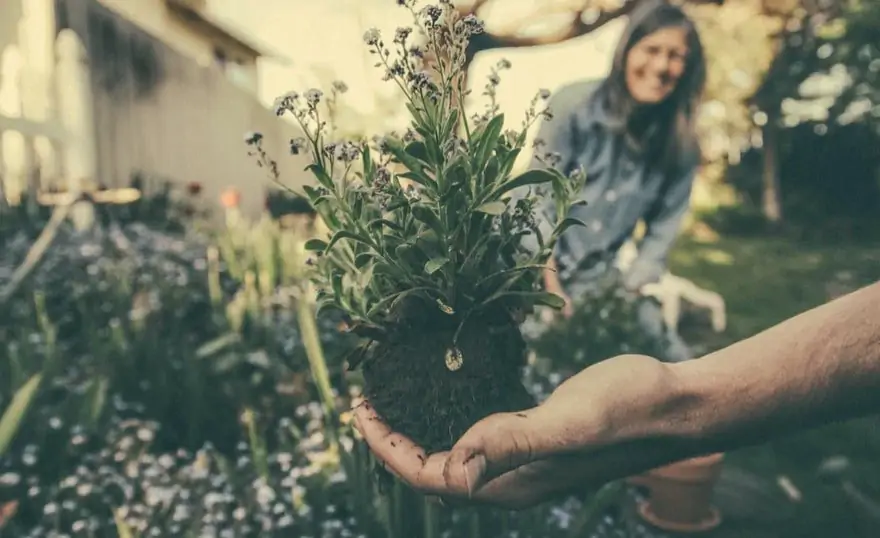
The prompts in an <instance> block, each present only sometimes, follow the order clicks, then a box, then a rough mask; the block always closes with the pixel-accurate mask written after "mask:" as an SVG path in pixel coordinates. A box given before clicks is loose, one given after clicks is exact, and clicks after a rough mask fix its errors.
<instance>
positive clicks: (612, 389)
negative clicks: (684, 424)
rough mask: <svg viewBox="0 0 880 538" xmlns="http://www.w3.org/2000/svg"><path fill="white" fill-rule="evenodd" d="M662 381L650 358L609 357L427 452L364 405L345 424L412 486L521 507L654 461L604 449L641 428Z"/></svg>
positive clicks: (660, 397)
mask: <svg viewBox="0 0 880 538" xmlns="http://www.w3.org/2000/svg"><path fill="white" fill-rule="evenodd" d="M672 383H673V381H672V379H671V374H670V373H669V372H668V369H667V367H666V366H665V365H663V364H662V363H660V362H658V361H656V360H654V359H652V358H650V357H645V356H639V355H624V356H620V357H615V358H613V359H609V360H607V361H604V362H602V363H599V364H597V365H595V366H592V367H590V368H588V369H586V370H584V371H582V372H581V373H579V374H577V375H575V376H573V377H571V378H570V379H568V380H567V381H565V382H564V383H563V384H561V385H560V386H559V387H558V388H557V389H556V390H555V391H554V392H553V394H552V395H551V396H550V397H549V398H548V399H547V400H546V401H545V402H544V403H542V404H540V405H539V406H537V407H534V408H532V409H528V410H524V411H522V412H514V413H500V414H495V415H491V416H489V417H487V418H486V419H484V420H482V421H480V422H478V423H477V424H476V425H474V426H473V427H472V428H471V429H470V430H468V431H467V432H466V433H465V434H464V435H463V436H462V438H461V439H460V440H459V441H458V442H457V443H456V444H455V446H454V447H453V448H452V449H451V450H450V451H448V452H440V453H436V454H431V455H427V454H426V453H425V451H424V450H423V449H422V448H421V447H419V446H417V445H415V444H414V443H413V442H412V441H411V440H410V439H408V438H406V437H405V436H403V435H401V434H399V433H396V432H394V431H392V430H391V429H390V428H389V427H388V426H387V425H386V424H385V423H383V422H382V420H381V418H380V417H379V416H378V415H377V414H376V412H375V410H374V409H372V407H371V406H370V405H369V403H364V404H362V405H361V406H359V407H358V408H356V410H355V420H356V427H357V429H358V431H360V432H361V434H362V435H363V437H364V439H365V441H366V442H367V444H368V445H369V446H370V448H371V449H372V451H373V452H374V454H375V455H376V457H377V458H378V459H379V460H380V461H381V462H382V464H383V465H384V466H385V468H386V469H388V471H390V472H391V473H392V474H394V475H395V476H397V477H398V478H400V479H401V480H403V481H404V482H406V483H407V484H409V485H410V486H411V487H412V488H414V489H416V490H419V491H421V492H423V493H426V494H429V495H436V496H440V497H441V498H443V499H445V500H448V501H452V502H454V501H456V500H468V501H470V502H477V503H486V504H492V505H496V506H502V507H506V508H512V509H521V508H527V507H529V506H532V505H534V504H537V503H539V502H542V501H544V500H547V499H548V498H551V497H553V496H555V495H558V494H563V493H567V492H569V491H570V490H571V489H573V488H575V487H580V488H590V487H600V486H601V485H603V484H604V483H606V482H608V481H610V480H613V479H616V478H620V477H624V476H627V475H628V474H631V473H633V472H639V471H643V470H646V469H648V468H650V467H652V466H653V465H655V464H657V463H662V462H663V459H662V458H663V455H662V454H661V452H662V450H661V451H657V450H655V449H652V450H647V451H645V450H644V449H642V450H643V452H645V454H641V455H640V454H634V453H633V450H636V451H638V450H639V449H638V448H632V447H631V448H628V449H626V450H615V449H614V448H615V447H616V446H618V445H620V444H621V443H627V442H629V441H636V440H638V439H640V438H641V437H642V436H643V435H644V434H645V432H648V431H650V428H651V427H653V424H651V421H652V420H654V417H655V415H656V409H657V405H658V403H659V402H662V401H665V399H666V398H667V397H668V395H669V394H671V386H672ZM658 458H660V459H659V460H658Z"/></svg>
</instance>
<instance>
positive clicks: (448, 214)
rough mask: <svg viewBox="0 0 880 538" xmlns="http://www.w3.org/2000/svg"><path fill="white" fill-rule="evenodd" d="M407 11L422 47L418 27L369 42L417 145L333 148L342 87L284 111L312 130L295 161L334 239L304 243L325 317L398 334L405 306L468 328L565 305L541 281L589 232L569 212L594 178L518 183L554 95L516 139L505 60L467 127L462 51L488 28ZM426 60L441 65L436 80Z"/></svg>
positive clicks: (292, 96) (534, 176) (284, 101)
mask: <svg viewBox="0 0 880 538" xmlns="http://www.w3.org/2000/svg"><path fill="white" fill-rule="evenodd" d="M404 4H405V5H407V7H409V8H410V10H411V12H412V14H413V16H414V21H415V29H417V30H418V31H421V32H422V37H423V40H422V41H423V43H424V44H423V45H421V46H420V45H417V44H416V43H414V41H415V39H414V36H413V35H412V32H413V28H408V27H405V28H398V29H397V32H396V33H395V35H394V37H393V39H392V42H391V43H386V41H385V40H384V38H383V36H382V35H381V33H380V32H379V31H378V30H375V29H373V30H370V31H368V32H367V33H366V34H365V35H364V41H365V43H366V45H367V46H368V47H369V50H370V52H371V53H372V54H373V55H375V56H376V58H377V59H378V61H377V63H376V66H377V67H379V68H380V69H382V70H384V73H385V80H388V81H392V82H394V83H396V84H397V85H398V86H399V87H400V89H401V91H402V93H403V95H404V96H405V99H406V107H407V108H408V109H409V112H410V113H411V115H412V121H411V126H410V128H409V129H408V130H407V132H406V134H404V135H403V136H388V137H384V138H380V139H376V140H374V141H373V143H372V144H370V143H368V142H366V141H364V140H360V141H339V140H334V139H332V135H333V133H332V128H331V127H328V119H329V118H328V116H330V115H332V111H333V110H334V107H333V104H334V103H335V101H336V97H337V94H338V93H339V92H341V91H344V90H345V86H344V84H342V83H336V84H334V89H333V92H332V95H331V97H330V99H329V100H328V102H327V103H324V104H326V105H329V106H327V107H322V106H321V104H322V99H323V95H322V93H321V92H320V91H318V90H309V91H308V92H306V93H305V95H302V96H301V95H299V94H297V93H295V92H292V93H289V94H287V95H285V96H282V97H280V98H279V99H278V100H277V102H276V112H277V113H278V114H279V115H281V114H288V113H289V114H292V115H293V117H294V118H295V119H296V120H297V121H298V123H299V124H300V126H301V127H302V129H303V131H304V133H305V136H304V137H303V138H301V139H296V140H293V141H291V151H292V152H293V153H300V152H302V151H308V152H309V154H310V156H311V159H312V163H311V164H310V165H309V166H308V167H307V169H308V170H310V171H311V173H312V174H313V175H314V177H315V179H316V180H317V184H316V185H315V186H307V187H304V191H305V194H306V196H307V197H308V199H309V200H310V202H311V204H312V206H313V207H314V208H315V210H316V212H317V213H318V215H319V216H320V217H321V218H322V219H323V221H324V222H325V224H326V226H327V228H328V229H329V231H330V233H331V234H330V236H328V237H327V238H325V239H326V240H325V239H319V238H315V239H311V240H310V241H308V243H307V244H306V248H307V249H308V250H310V251H313V252H314V253H315V255H316V258H315V259H314V260H313V265H314V268H315V271H314V280H315V281H316V283H317V284H318V288H319V292H318V304H319V308H321V307H325V306H333V307H337V308H339V309H341V310H342V311H344V312H345V313H346V314H348V315H349V316H350V317H351V318H352V319H353V320H354V321H355V322H356V323H358V322H359V323H361V324H366V325H372V326H375V327H380V328H382V327H386V326H388V325H389V324H392V323H394V319H395V318H394V312H395V306H396V305H398V304H399V303H400V301H401V300H402V299H403V298H405V297H406V298H421V299H425V300H427V301H428V302H429V304H432V305H435V306H436V308H437V309H438V313H443V314H446V315H450V316H456V319H457V320H459V321H460V322H461V323H463V320H464V319H465V318H467V317H468V316H469V315H471V314H473V313H474V312H478V311H481V310H482V309H484V308H486V307H493V309H494V308H495V307H501V308H503V309H506V310H507V311H508V312H511V313H514V312H527V311H529V310H531V309H532V308H534V306H536V305H547V306H551V307H554V308H560V307H561V306H562V305H563V304H564V303H563V300H562V298H560V297H559V296H557V295H554V294H551V293H548V292H544V291H541V290H540V289H539V285H538V283H539V279H538V277H539V275H540V274H541V271H542V269H543V268H544V265H543V264H544V263H545V262H546V260H547V259H548V257H549V255H550V254H551V252H552V248H553V245H554V243H555V241H556V240H557V238H558V237H559V236H560V234H561V233H562V232H563V231H564V230H565V229H567V228H568V227H570V226H573V225H577V224H582V223H580V222H579V221H577V220H576V219H572V218H567V217H566V215H567V214H568V210H569V207H570V205H571V202H572V199H573V196H574V195H575V194H576V193H577V192H579V191H580V188H581V185H582V183H583V180H584V178H583V176H582V175H581V174H578V175H577V176H576V177H566V176H564V175H562V174H561V173H559V172H558V171H556V170H554V169H552V167H548V168H547V169H546V170H544V169H535V170H530V171H527V172H525V173H523V174H521V175H517V176H515V177H514V176H512V174H511V170H512V168H513V166H514V161H515V160H516V158H517V156H518V155H519V154H520V152H521V151H522V149H523V145H524V143H525V138H526V132H527V129H528V128H529V127H530V126H531V125H532V124H533V123H534V121H536V120H537V119H538V118H539V117H542V116H543V117H549V116H550V112H549V110H548V109H547V108H546V107H545V108H543V109H542V110H540V111H538V110H537V108H538V105H539V104H541V105H543V104H545V103H546V101H547V99H548V97H549V92H547V91H541V92H540V93H539V94H538V95H537V96H535V98H534V99H533V100H532V103H531V107H530V109H529V110H528V111H527V113H526V117H525V119H524V120H523V122H522V124H521V126H520V129H519V130H510V129H508V130H505V128H504V127H505V125H504V116H503V114H498V113H497V107H496V106H495V102H494V95H495V94H494V88H495V87H496V86H497V84H498V74H497V73H498V70H500V69H503V68H505V67H508V66H509V64H507V62H501V63H500V64H499V66H498V69H495V70H493V72H492V75H491V76H490V79H489V83H488V84H487V86H486V89H487V91H486V92H485V93H484V95H488V96H489V98H490V104H489V106H488V107H487V112H486V113H484V114H482V115H478V116H474V117H472V118H470V119H468V118H467V117H466V115H465V106H464V99H465V96H466V95H467V92H466V91H465V88H464V80H465V77H464V75H465V73H464V61H465V58H464V54H465V49H466V46H467V43H468V39H469V38H470V36H472V35H474V34H477V33H480V32H482V30H483V28H482V23H481V22H480V21H478V20H477V19H476V18H475V17H474V16H472V15H468V16H466V17H463V18H461V17H459V15H458V14H457V13H456V11H455V9H454V8H453V7H452V5H451V4H450V2H449V1H448V0H441V1H440V3H439V5H428V6H426V7H424V8H422V9H420V10H416V9H415V8H414V7H413V6H412V5H411V3H410V2H405V3H404ZM392 50H393V52H392ZM426 57H430V58H432V59H433V60H434V61H433V62H431V67H430V68H429V70H425V67H424V66H425V65H426V62H425V61H424V60H425V58H426ZM327 110H329V111H330V112H329V113H328V112H327ZM260 140H261V137H260V136H259V135H258V134H255V135H251V136H250V137H249V138H248V143H249V144H250V145H252V146H254V147H255V148H256V149H257V150H258V153H259V155H260V156H261V157H262V158H261V163H262V164H263V165H265V166H268V167H269V169H270V171H271V172H272V173H273V174H274V176H275V177H276V179H277V172H276V171H275V167H274V163H273V162H272V161H271V160H269V159H267V158H266V156H265V152H263V151H262V149H261V148H260ZM547 188H550V189H552V193H553V196H554V200H555V216H546V218H547V219H548V221H549V224H550V227H549V228H545V230H552V233H550V234H549V235H548V236H544V235H542V234H541V233H540V230H539V228H538V225H537V222H536V216H535V214H534V211H535V206H536V203H535V202H536V200H537V197H538V196H539V191H540V192H543V191H544V189H547ZM529 234H536V235H537V244H538V245H539V248H538V249H537V250H535V251H529V250H527V249H525V248H524V247H523V246H522V244H521V241H522V238H523V237H524V236H526V235H529ZM441 315H442V314H441Z"/></svg>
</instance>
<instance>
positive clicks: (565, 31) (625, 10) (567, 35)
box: [459, 0, 724, 60]
mask: <svg viewBox="0 0 880 538" xmlns="http://www.w3.org/2000/svg"><path fill="white" fill-rule="evenodd" d="M488 1H489V0H475V1H474V2H472V3H471V4H470V5H469V6H467V7H461V8H460V9H459V13H461V14H462V15H467V14H476V13H477V11H478V10H479V9H480V8H481V7H483V6H484V5H485V4H487V3H488ZM643 1H644V0H624V1H623V3H622V5H621V6H620V7H617V8H615V9H608V10H602V11H599V15H598V16H597V17H596V18H595V19H593V20H591V21H590V22H585V21H584V17H583V13H584V12H583V11H580V12H577V11H574V12H572V20H571V23H570V24H569V25H568V26H566V27H564V28H562V29H560V30H557V31H555V32H550V33H548V34H544V35H538V36H524V35H517V34H515V33H511V34H491V33H488V32H485V33H482V34H477V35H475V36H471V40H470V43H469V44H468V48H467V58H468V60H472V59H473V57H474V55H476V54H477V53H478V52H482V51H485V50H492V49H500V48H516V47H533V46H539V45H550V44H553V43H561V42H563V41H567V40H569V39H572V38H575V37H579V36H582V35H586V34H589V33H590V32H593V31H596V30H598V29H599V28H602V27H603V26H605V25H606V24H608V23H609V22H611V21H613V20H616V19H618V18H620V17H623V16H626V15H629V14H630V13H632V12H633V10H635V8H636V7H637V6H638V5H640V4H641V3H642V2H643ZM683 3H689V4H716V5H721V4H723V3H724V0H684V2H683ZM537 15H538V14H536V16H537Z"/></svg>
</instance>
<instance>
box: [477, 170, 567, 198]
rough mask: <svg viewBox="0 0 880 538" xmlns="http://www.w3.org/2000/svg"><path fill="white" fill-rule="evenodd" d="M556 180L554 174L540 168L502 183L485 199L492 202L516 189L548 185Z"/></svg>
mask: <svg viewBox="0 0 880 538" xmlns="http://www.w3.org/2000/svg"><path fill="white" fill-rule="evenodd" d="M555 178H556V174H554V173H553V172H551V171H549V170H545V169H542V168H535V169H533V170H529V171H527V172H524V173H522V174H520V175H518V176H516V177H515V178H513V179H511V180H510V181H507V182H505V183H502V184H501V185H499V186H498V187H496V188H495V189H494V190H492V191H491V192H490V194H489V195H488V196H487V197H486V199H488V200H494V199H496V198H498V197H499V196H501V195H502V194H505V193H507V192H510V191H512V190H514V189H518V188H520V187H525V186H527V185H542V184H544V183H549V182H551V181H553V180H554V179H555Z"/></svg>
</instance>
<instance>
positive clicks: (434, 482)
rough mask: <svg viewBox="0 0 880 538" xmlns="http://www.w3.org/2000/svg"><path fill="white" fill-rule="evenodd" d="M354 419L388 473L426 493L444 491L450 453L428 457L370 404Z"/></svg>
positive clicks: (362, 407)
mask: <svg viewBox="0 0 880 538" xmlns="http://www.w3.org/2000/svg"><path fill="white" fill-rule="evenodd" d="M355 417H356V420H357V422H358V424H359V431H360V432H361V435H362V436H363V438H364V441H365V442H366V443H367V445H369V447H370V450H372V452H373V454H374V455H375V456H376V458H378V459H379V460H380V461H381V462H382V463H383V465H384V466H385V468H386V469H387V470H388V471H389V472H391V473H392V474H394V475H395V476H397V477H398V478H399V479H400V480H403V481H404V482H406V483H407V484H409V485H410V486H411V487H413V488H414V489H417V490H420V491H423V492H425V493H438V494H439V493H442V492H444V491H445V484H444V482H443V466H444V463H445V461H446V456H447V454H448V453H446V452H442V453H436V454H432V455H430V456H428V455H427V454H426V453H425V450H424V449H422V448H421V447H420V446H418V445H416V444H415V443H414V442H413V441H412V440H411V439H409V438H408V437H406V436H404V435H402V434H399V433H397V432H394V431H393V430H392V429H391V428H390V427H388V425H387V424H385V422H383V421H382V420H381V418H380V417H379V416H378V414H376V411H375V409H373V408H372V406H370V405H369V403H365V404H364V405H362V406H361V407H359V408H358V409H356V410H355Z"/></svg>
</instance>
